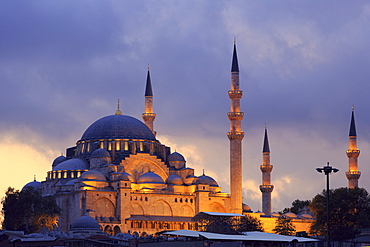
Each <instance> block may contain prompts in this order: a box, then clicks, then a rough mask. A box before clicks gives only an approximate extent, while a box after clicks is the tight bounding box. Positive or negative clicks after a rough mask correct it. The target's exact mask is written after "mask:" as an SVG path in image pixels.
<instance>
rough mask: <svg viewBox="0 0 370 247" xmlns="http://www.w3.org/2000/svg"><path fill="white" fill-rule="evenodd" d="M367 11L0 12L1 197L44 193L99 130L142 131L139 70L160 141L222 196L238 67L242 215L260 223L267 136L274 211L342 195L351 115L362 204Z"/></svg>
mask: <svg viewBox="0 0 370 247" xmlns="http://www.w3.org/2000/svg"><path fill="white" fill-rule="evenodd" d="M369 25H370V3H369V2H368V1H360V0H359V1H355V2H349V1H344V0H343V1H338V0H332V1H330V0H328V1H320V0H317V1H315V0H313V1H295V0H291V1H288V0H286V1H246V0H232V1H200V0H188V1H176V0H174V1H155V0H153V1H151V0H143V1H83V0H80V1H72V0H71V1H68V0H66V1H41V0H40V1H1V2H0V83H1V91H0V92H1V94H0V95H1V96H0V165H1V173H0V194H1V196H3V191H5V189H6V188H7V187H8V186H12V187H15V188H18V189H21V188H22V186H23V185H24V184H26V183H27V182H30V181H32V180H33V176H34V175H36V178H37V180H39V181H41V180H44V178H45V176H46V172H47V171H49V170H51V163H52V161H53V159H54V158H55V157H57V156H59V155H60V154H61V153H64V154H65V149H66V148H67V147H71V146H74V145H75V143H76V141H78V140H79V139H80V137H81V136H82V134H83V132H84V131H85V130H86V128H87V127H88V126H89V125H90V124H91V123H93V122H94V121H95V120H97V119H99V118H101V117H104V116H106V115H111V114H113V113H114V112H115V110H116V105H117V100H118V99H120V100H121V110H122V112H123V113H124V114H126V115H130V116H134V117H136V118H139V119H141V113H142V112H143V110H144V97H143V96H144V88H145V80H146V72H147V66H148V63H149V64H150V72H151V77H152V84H153V92H154V104H155V105H154V111H155V113H156V114H157V118H156V120H155V123H154V124H155V130H156V131H157V132H158V135H157V137H158V139H159V140H160V141H161V142H162V143H164V144H166V145H168V146H171V147H172V150H173V151H174V150H175V149H176V150H177V151H178V152H180V153H182V154H183V155H184V156H185V158H186V160H187V165H188V166H190V167H193V168H195V169H196V175H201V173H202V170H203V169H205V173H206V174H207V175H210V176H213V177H214V178H215V179H216V180H217V181H218V182H219V184H220V185H221V186H222V190H223V191H225V192H229V175H228V174H229V140H228V139H227V137H226V132H228V128H229V120H228V119H227V112H228V111H229V106H230V100H229V98H228V95H227V91H228V90H229V88H230V67H231V55H232V47H233V42H234V38H235V37H236V41H237V50H238V56H239V67H240V82H241V89H242V90H243V91H244V95H243V98H242V100H241V101H242V103H241V104H242V111H243V112H244V113H245V117H244V120H243V130H244V132H245V138H244V140H243V180H244V186H243V187H244V202H245V203H247V204H248V205H250V206H251V207H252V210H254V211H257V210H258V209H261V193H260V192H259V185H260V184H261V172H260V170H259V166H260V164H261V161H262V154H261V152H262V142H263V133H264V126H265V123H266V124H267V127H268V133H269V139H270V149H271V162H272V164H273V165H274V169H273V172H272V183H273V184H274V185H275V190H274V192H273V194H272V196H273V205H272V209H273V211H279V210H282V209H283V208H284V207H288V206H290V204H291V202H292V201H293V200H295V199H301V200H306V199H311V198H312V197H313V196H314V195H316V194H317V193H319V192H321V191H322V189H323V188H324V187H325V178H324V176H323V175H321V174H318V173H317V172H316V171H315V168H316V167H322V166H324V165H325V164H326V162H328V161H329V162H330V163H331V165H332V166H335V167H336V168H339V170H340V172H339V173H336V174H335V175H333V176H332V177H331V187H332V188H337V187H344V186H347V179H346V177H345V172H346V171H347V170H348V159H347V157H346V154H345V151H346V149H347V148H348V130H349V123H350V115H351V107H352V105H354V106H355V116H356V126H357V134H358V148H359V149H360V150H361V155H360V158H359V170H360V171H361V172H362V175H361V179H360V182H359V183H360V186H361V187H364V188H366V189H367V190H370V179H367V178H368V177H370V165H369V164H370V125H369V124H368V123H370V108H369V105H370V97H369V94H370V83H369V80H370V49H369V46H370V45H369V41H370V29H369Z"/></svg>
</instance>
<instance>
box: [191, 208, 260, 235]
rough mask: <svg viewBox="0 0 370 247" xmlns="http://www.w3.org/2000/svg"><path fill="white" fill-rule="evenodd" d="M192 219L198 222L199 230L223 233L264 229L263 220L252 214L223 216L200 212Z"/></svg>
mask: <svg viewBox="0 0 370 247" xmlns="http://www.w3.org/2000/svg"><path fill="white" fill-rule="evenodd" d="M192 220H193V221H195V222H196V225H197V227H198V230H200V231H207V232H214V233H223V234H238V233H240V232H246V231H263V227H262V223H261V221H260V220H258V219H257V218H254V217H252V216H250V215H245V216H222V215H210V214H207V213H204V212H200V213H198V214H197V215H196V216H194V217H193V219H192Z"/></svg>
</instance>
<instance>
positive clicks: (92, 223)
mask: <svg viewBox="0 0 370 247" xmlns="http://www.w3.org/2000/svg"><path fill="white" fill-rule="evenodd" d="M71 230H100V226H99V224H98V222H97V221H96V220H95V219H94V218H92V217H90V216H87V215H84V216H81V217H79V218H77V219H76V220H75V221H74V222H73V223H72V224H71Z"/></svg>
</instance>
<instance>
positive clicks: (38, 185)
mask: <svg viewBox="0 0 370 247" xmlns="http://www.w3.org/2000/svg"><path fill="white" fill-rule="evenodd" d="M27 187H29V188H33V189H34V190H39V189H41V182H37V181H36V180H34V181H32V182H29V183H27V184H26V185H25V186H23V188H22V190H24V189H26V188H27Z"/></svg>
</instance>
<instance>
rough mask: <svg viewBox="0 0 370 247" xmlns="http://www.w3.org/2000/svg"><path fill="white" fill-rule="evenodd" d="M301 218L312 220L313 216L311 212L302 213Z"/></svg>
mask: <svg viewBox="0 0 370 247" xmlns="http://www.w3.org/2000/svg"><path fill="white" fill-rule="evenodd" d="M301 218H302V219H305V220H312V219H313V217H312V215H310V214H301Z"/></svg>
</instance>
